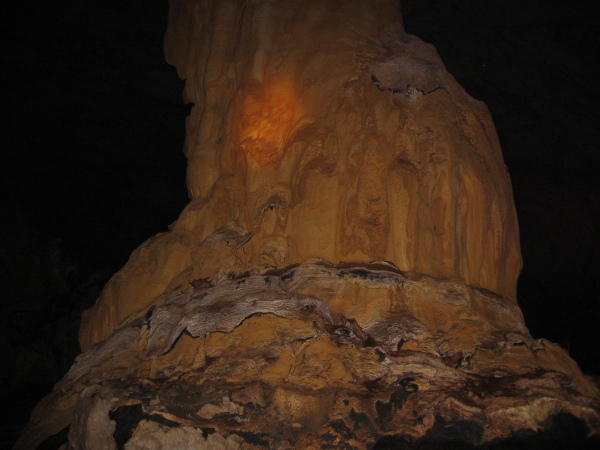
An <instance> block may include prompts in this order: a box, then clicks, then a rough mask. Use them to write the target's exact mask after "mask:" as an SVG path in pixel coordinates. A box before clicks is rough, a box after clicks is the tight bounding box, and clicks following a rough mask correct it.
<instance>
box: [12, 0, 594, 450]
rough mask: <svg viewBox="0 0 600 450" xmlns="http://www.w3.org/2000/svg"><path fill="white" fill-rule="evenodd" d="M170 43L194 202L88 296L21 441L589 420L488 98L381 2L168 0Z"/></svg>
mask: <svg viewBox="0 0 600 450" xmlns="http://www.w3.org/2000/svg"><path fill="white" fill-rule="evenodd" d="M165 49H166V54H167V58H168V61H169V62H170V63H172V64H174V65H175V66H176V67H177V69H178V71H179V74H180V76H181V77H182V78H185V79H186V88H185V98H186V99H187V100H188V101H190V102H193V103H194V105H195V106H194V108H193V109H192V112H191V115H190V117H189V118H188V121H187V141H186V147H185V152H186V155H187V157H188V161H189V167H188V179H187V182H188V186H189V192H190V197H191V202H190V204H189V205H188V207H187V208H186V209H185V210H184V211H183V212H182V214H181V216H180V218H179V220H178V221H177V222H176V223H175V224H173V226H172V227H171V231H170V232H168V233H164V234H161V235H157V236H156V237H154V238H152V239H150V240H149V241H148V242H146V243H145V244H143V245H142V246H141V247H140V248H138V249H137V250H136V251H135V252H134V253H133V254H132V256H131V258H130V260H129V262H128V263H127V264H126V266H125V267H124V268H123V269H122V270H121V271H120V272H119V273H117V274H116V275H115V276H114V277H113V279H112V280H111V281H110V282H109V283H108V285H107V286H106V288H105V290H104V291H103V293H102V295H101V297H100V298H99V299H98V301H97V303H96V305H95V306H94V308H92V309H91V310H89V311H87V312H86V313H85V314H84V317H83V319H82V326H81V332H80V341H81V345H82V348H83V349H84V350H85V351H84V352H83V353H82V354H81V355H80V356H79V358H78V359H77V361H76V363H75V364H74V365H73V367H72V368H71V370H70V372H69V373H68V374H67V375H66V376H65V378H64V379H63V380H61V381H60V382H59V383H58V384H57V385H56V386H55V388H54V390H53V392H52V393H51V394H50V395H49V396H48V397H46V398H45V399H44V400H43V401H42V402H41V403H40V405H38V407H37V408H36V410H35V411H34V412H33V414H32V420H31V422H30V424H29V425H28V427H27V428H26V430H25V431H24V433H23V435H22V437H21V439H20V441H19V442H18V443H17V448H36V447H37V446H38V445H39V444H40V443H42V442H43V441H44V440H45V439H46V438H48V437H49V436H52V435H55V434H57V433H59V432H61V431H62V430H64V429H65V428H66V427H70V428H69V445H71V446H72V447H75V448H85V447H86V446H90V448H95V447H93V446H94V445H96V446H97V447H100V446H105V447H103V448H114V447H115V446H116V447H119V448H120V447H125V448H132V449H133V448H174V447H176V446H177V445H179V444H180V443H186V444H187V445H190V446H193V447H194V448H248V449H249V448H258V447H262V448H265V447H266V448H367V447H369V448H371V447H376V446H377V445H380V446H382V447H385V446H386V445H388V446H394V445H396V446H400V445H405V446H410V445H412V446H420V447H419V448H426V447H425V445H427V444H429V443H434V444H436V445H438V444H444V443H448V442H450V443H451V442H456V441H462V442H463V443H466V444H468V445H472V446H477V445H481V444H486V443H494V442H499V441H500V440H505V439H512V438H516V437H518V436H527V433H530V434H529V435H531V434H532V433H537V432H544V431H547V432H550V431H551V430H552V429H554V428H555V427H557V426H560V424H564V423H574V424H576V425H577V426H579V427H580V429H581V430H584V431H583V434H584V435H585V433H587V431H592V432H593V433H598V432H599V431H600V398H599V391H598V387H597V386H595V385H594V383H593V382H592V381H591V380H590V379H588V378H587V377H585V376H584V375H583V374H582V373H581V371H580V370H579V368H578V367H577V364H576V363H575V362H574V361H572V360H571V359H570V358H569V356H568V355H567V354H566V353H565V351H564V350H562V349H561V348H560V347H559V346H557V345H555V344H552V343H549V342H547V341H545V340H535V339H533V338H532V337H531V336H530V335H529V332H528V330H527V328H526V326H525V324H524V321H523V317H522V314H521V311H520V309H519V307H518V306H517V303H516V292H515V291H516V279H517V276H518V274H519V271H520V267H521V259H520V251H519V237H518V227H517V220H516V213H515V209H514V205H513V200H512V193H511V186H510V179H509V176H508V173H507V172H506V168H505V166H504V163H503V160H502V154H501V151H500V148H499V145H498V140H497V137H496V135H495V131H494V126H493V123H492V120H491V118H490V116H489V114H488V112H487V109H486V107H485V105H483V104H482V103H480V102H478V101H476V100H473V99H472V98H470V97H469V96H468V95H467V94H466V93H465V92H464V91H463V90H462V89H461V87H460V86H459V85H458V84H457V83H456V82H455V81H454V79H453V78H452V76H451V75H450V74H448V73H447V72H446V70H445V69H444V66H443V64H442V63H441V61H440V60H439V57H438V56H437V53H436V52H435V50H434V49H433V47H431V46H430V45H427V44H424V43H423V42H421V41H420V40H419V39H418V38H416V37H413V36H409V35H407V34H405V33H404V31H403V27H402V23H401V18H400V15H399V11H398V9H397V8H396V5H395V4H394V2H391V1H390V2H388V1H384V0H383V1H375V0H372V1H365V0H349V1H345V2H337V1H332V0H308V1H304V2H283V1H281V2H279V1H273V2H262V1H255V2H245V1H241V0H223V1H220V2H204V1H200V0H172V1H171V2H170V18H169V26H168V30H167V34H166V40H165ZM523 433H525V434H523ZM99 441H103V442H102V443H101V444H100V443H98V442H99Z"/></svg>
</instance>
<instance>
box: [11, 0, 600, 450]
mask: <svg viewBox="0 0 600 450" xmlns="http://www.w3.org/2000/svg"><path fill="white" fill-rule="evenodd" d="M401 4H402V11H403V15H404V22H405V27H406V30H407V32H409V33H411V34H415V35H417V36H419V37H420V38H421V39H423V40H424V41H426V42H429V43H432V44H433V45H434V46H435V47H436V48H437V50H438V52H439V53H440V55H441V57H442V60H443V61H444V63H445V64H446V67H447V69H448V71H449V72H450V73H452V74H453V75H454V76H455V78H456V79H457V80H458V81H459V83H461V85H462V86H463V87H464V88H465V89H466V91H467V92H468V93H469V94H470V95H471V96H473V97H474V98H477V99H479V100H482V101H484V102H485V103H486V104H487V105H488V107H489V109H490V111H491V113H492V116H493V118H494V121H495V124H496V127H497V131H498V135H499V138H500V143H501V145H502V149H503V152H504V157H505V162H506V164H507V166H508V169H509V172H510V174H511V178H512V182H513V189H514V194H515V202H516V205H517V211H518V215H519V223H520V227H521V245H522V252H523V259H524V268H523V271H522V274H521V278H520V281H519V286H518V289H519V291H518V292H519V304H520V306H521V308H522V310H523V312H524V314H525V319H526V324H527V326H528V327H529V329H530V331H531V334H532V335H533V336H534V337H536V338H542V337H543V338H546V339H549V340H551V341H553V342H558V343H560V344H561V345H562V346H563V347H565V348H566V349H567V350H568V351H569V352H570V354H571V355H572V356H573V358H574V359H575V360H576V361H577V362H578V363H579V365H580V367H581V368H582V369H583V371H584V372H585V373H588V374H595V375H600V363H599V361H598V359H599V356H600V353H599V352H598V349H597V344H598V325H597V324H598V321H599V319H600V317H599V311H600V308H599V307H598V305H597V302H598V300H599V299H598V288H599V287H600V286H599V283H600V281H599V280H600V276H599V275H600V271H599V268H600V265H599V263H598V249H599V244H598V243H599V242H600V239H599V236H598V232H597V223H598V218H599V215H598V212H599V203H600V200H599V193H600V191H599V189H598V188H599V181H598V177H597V170H598V162H599V157H598V151H599V144H598V143H599V142H600V120H599V119H600V115H599V114H598V104H599V103H600V88H599V87H598V81H597V79H596V78H597V69H596V67H597V66H598V65H599V64H598V63H599V61H598V59H599V55H600V44H599V42H600V40H599V38H600V36H599V35H600V33H599V32H598V26H597V23H598V17H597V12H598V10H597V9H596V10H590V9H589V8H586V7H584V6H583V4H582V3H571V4H569V3H566V2H557V1H541V0H520V1H517V0H504V1H500V0H488V1H485V2H482V1H478V0H404V1H402V2H401ZM0 8H1V10H0V12H1V19H0V20H2V27H1V28H0V33H1V36H2V37H1V45H2V47H1V48H2V55H3V60H4V63H3V64H2V69H1V71H2V79H3V83H2V91H3V94H2V100H3V102H2V108H3V109H4V114H3V122H4V124H5V131H4V133H3V134H2V138H1V139H2V141H1V142H2V149H3V150H4V151H3V155H4V156H3V163H2V164H1V165H0V167H1V177H0V194H1V195H0V212H1V214H2V216H1V217H2V220H1V221H0V283H1V286H2V293H1V294H0V312H1V314H0V318H1V320H2V322H1V324H0V351H1V352H2V355H3V357H2V361H3V363H2V367H3V369H2V371H1V372H0V376H1V379H0V383H1V386H2V389H1V390H0V394H1V397H0V400H1V401H2V403H3V404H4V405H7V406H5V408H3V409H2V419H0V423H2V428H1V429H0V432H1V433H2V436H1V438H0V443H4V442H11V441H12V440H14V439H15V438H16V433H18V431H19V429H20V428H21V427H22V426H23V425H24V424H25V423H26V422H27V420H28V414H29V412H30V410H31V408H32V407H33V406H34V405H35V404H36V403H37V402H38V401H39V399H40V398H41V397H42V396H43V395H45V394H46V393H48V392H49V390H50V389H51V387H52V385H53V384H54V383H55V382H56V381H58V380H59V379H60V378H61V377H62V376H63V375H64V374H65V373H66V371H67V370H68V369H69V367H70V365H71V364H72V362H73V359H74V358H75V356H76V355H77V354H78V353H79V348H78V344H77V331H78V328H79V318H80V315H81V312H82V311H83V310H84V309H87V308H89V307H91V306H92V305H93V303H94V301H95V300H96V298H97V297H98V295H99V293H100V290H101V289H102V287H103V286H104V284H105V283H106V282H107V281H108V279H109V278H110V276H111V275H112V274H113V273H115V272H116V271H118V270H119V269H120V268H121V267H122V266H123V264H124V263H125V262H126V261H127V258H128V257H129V254H130V253H131V252H132V251H133V250H134V249H135V248H136V247H137V246H138V245H140V244H141V243H142V242H144V241H145V240H146V239H148V238H149V237H151V236H153V235H154V234H156V233H158V232H162V231H166V230H167V226H168V225H169V224H170V223H172V222H173V221H175V220H176V219H177V216H178V214H179V213H180V212H181V210H182V209H183V207H184V206H185V205H186V203H187V201H188V199H187V190H186V187H185V165H186V162H185V158H184V156H183V152H182V149H183V140H184V134H185V129H184V120H185V117H186V115H187V114H188V112H189V107H188V106H186V105H184V104H183V102H182V89H183V82H182V81H181V80H179V78H178V77H177V75H176V72H175V69H174V68H173V67H170V66H168V65H167V64H166V62H165V59H164V55H163V52H162V40H163V34H164V31H165V27H166V19H167V1H166V0H155V1H150V0H146V1H142V0H120V1H115V0H102V1H100V0H78V1H75V0H57V1H54V2H41V1H37V0H34V1H30V2H21V3H18V4H17V3H7V2H4V3H3V5H2V6H1V7H0Z"/></svg>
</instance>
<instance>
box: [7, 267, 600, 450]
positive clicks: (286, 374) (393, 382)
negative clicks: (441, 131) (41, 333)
mask: <svg viewBox="0 0 600 450" xmlns="http://www.w3.org/2000/svg"><path fill="white" fill-rule="evenodd" d="M132 405H135V406H136V408H137V409H136V412H135V413H132V412H131V407H132ZM128 408H129V409H128ZM122 409H124V410H125V411H129V412H127V413H124V414H121V415H119V411H121V410H122ZM558 414H569V416H570V417H574V418H579V419H580V420H582V421H584V422H585V423H587V424H589V426H591V427H592V428H593V429H595V430H596V431H597V430H598V427H599V426H600V402H599V400H598V389H597V387H596V386H594V384H593V383H592V382H591V381H590V380H589V379H587V378H586V377H584V376H583V375H582V374H581V372H580V371H579V369H578V367H577V365H576V364H574V363H573V362H572V361H571V360H570V359H569V357H568V355H566V353H565V352H564V351H563V350H562V349H561V348H560V347H558V346H557V345H554V344H550V343H548V342H546V341H543V340H534V339H532V338H531V336H529V334H528V333H527V329H526V328H525V326H524V324H523V320H522V317H521V314H520V311H519V308H518V307H517V306H516V305H514V304H512V303H510V302H505V301H504V300H502V299H501V298H499V297H498V296H497V295H496V294H493V293H491V292H488V291H484V290H481V289H479V288H474V287H468V286H465V285H463V284H457V283H452V282H449V281H447V280H442V279H439V278H432V277H428V276H424V275H418V276H417V275H408V274H405V273H402V272H400V271H398V270H397V269H395V268H393V267H391V266H389V265H384V264H372V265H361V266H348V265H346V264H340V265H333V264H331V263H328V262H326V261H323V260H311V261H308V262H305V263H303V264H301V265H299V266H297V267H294V268H290V269H288V270H287V271H283V272H281V273H278V274H261V275H252V276H248V277H244V278H238V279H232V280H226V281H223V282H221V283H219V284H218V285H217V286H214V287H209V288H207V287H197V288H193V289H190V290H188V291H186V292H183V293H179V294H174V295H172V296H171V297H170V298H168V299H167V300H166V301H165V302H164V303H163V304H162V305H161V306H157V307H156V308H154V309H150V310H148V312H147V313H141V314H137V315H134V316H133V317H131V318H130V319H129V320H128V321H127V323H126V324H125V325H123V326H122V327H121V328H119V329H117V330H115V331H113V332H112V333H111V335H110V336H109V337H108V338H107V339H106V340H104V341H103V342H100V343H98V344H95V345H93V346H91V347H90V348H89V349H88V350H86V351H85V352H84V353H83V354H82V355H81V356H80V357H79V358H78V361H77V362H76V364H75V365H74V366H73V367H72V369H71V371H70V372H69V373H68V374H67V376H66V377H65V378H64V379H63V380H62V381H61V382H60V383H58V384H57V385H56V387H55V388H54V391H53V393H52V394H51V395H50V396H49V397H48V398H46V399H45V400H44V401H43V402H42V403H41V404H40V405H39V406H38V408H37V409H36V411H34V413H33V420H32V422H31V423H30V424H29V426H28V428H27V429H26V430H25V433H24V435H23V437H22V440H21V441H20V443H19V445H18V448H35V447H36V446H37V445H38V444H39V443H40V442H42V441H43V440H44V439H45V438H47V437H48V436H49V435H52V434H55V433H58V432H59V431H61V430H62V429H63V428H64V427H66V426H67V425H69V424H70V427H71V428H70V432H69V440H70V444H71V445H74V446H75V447H77V448H86V447H85V445H84V444H85V443H89V442H100V441H101V442H103V443H104V442H106V443H107V444H106V445H107V446H106V447H102V448H109V446H110V448H113V447H114V446H115V445H116V443H115V442H114V438H113V436H117V435H118V436H119V437H120V439H121V440H122V441H121V442H119V443H118V444H119V446H123V445H125V448H142V447H143V448H164V449H166V448H173V445H175V444H176V443H177V442H180V441H182V440H183V441H185V440H187V442H188V444H189V445H192V443H193V448H255V446H256V445H258V446H261V447H267V448H321V447H322V446H323V445H336V446H346V447H345V448H365V446H367V445H372V444H375V443H376V442H379V441H381V440H382V439H384V440H385V439H389V438H391V437H394V438H397V439H400V438H401V439H404V440H407V441H408V442H411V441H412V442H417V440H418V439H423V437H426V436H427V435H428V433H431V432H432V431H431V430H437V429H438V428H444V427H446V428H447V427H448V426H452V427H456V429H457V430H459V431H458V435H457V438H460V439H461V440H465V441H466V442H468V443H470V444H472V445H479V444H482V443H485V442H491V441H494V440H498V439H505V438H508V437H510V436H511V435H512V434H513V433H514V432H515V431H517V430H523V429H529V430H534V431H537V430H541V429H544V428H545V427H546V426H547V423H548V419H549V418H552V417H555V416H557V415H558ZM175 426H181V427H180V428H176V429H175V428H173V427H175ZM461 427H462V428H461ZM123 428H125V429H126V430H125V431H126V432H124V431H123ZM469 430H471V431H469ZM467 431H468V432H467ZM124 435H125V436H126V437H127V438H126V439H125V438H123V436H124ZM97 436H100V437H101V438H97ZM92 438H93V439H92ZM109 442H110V444H108V443H109ZM149 442H152V444H149ZM382 442H383V441H382ZM144 446H147V447H144ZM148 446H149V447H148ZM219 446H221V447H219ZM89 448H96V447H93V446H92V447H89Z"/></svg>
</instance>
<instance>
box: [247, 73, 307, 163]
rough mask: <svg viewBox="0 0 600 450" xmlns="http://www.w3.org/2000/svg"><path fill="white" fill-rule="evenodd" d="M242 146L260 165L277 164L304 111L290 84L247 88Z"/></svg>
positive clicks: (257, 84) (261, 85)
mask: <svg viewBox="0 0 600 450" xmlns="http://www.w3.org/2000/svg"><path fill="white" fill-rule="evenodd" d="M245 94H246V95H245V98H244V102H243V106H242V117H241V132H240V147H241V148H242V150H243V151H245V152H247V153H248V154H249V155H250V156H252V158H254V159H255V160H256V161H257V162H258V163H259V164H260V165H265V164H268V163H271V162H275V161H278V160H279V159H280V158H281V157H282V156H283V154H284V153H285V149H286V147H287V146H288V145H289V143H290V142H291V140H292V138H293V136H294V133H295V132H296V130H297V129H298V126H299V124H300V123H301V121H302V118H303V117H304V116H305V111H304V108H303V106H302V103H301V101H300V100H299V96H298V95H297V93H296V90H295V89H294V88H293V86H292V84H291V83H279V84H273V85H271V86H266V85H264V84H261V83H259V82H256V83H253V84H251V85H250V86H249V87H247V88H246V89H245Z"/></svg>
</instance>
